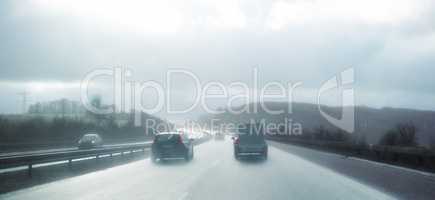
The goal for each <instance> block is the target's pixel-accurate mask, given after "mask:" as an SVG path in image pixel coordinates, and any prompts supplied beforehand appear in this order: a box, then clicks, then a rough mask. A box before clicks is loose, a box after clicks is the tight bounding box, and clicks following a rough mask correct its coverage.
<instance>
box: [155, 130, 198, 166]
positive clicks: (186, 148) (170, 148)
mask: <svg viewBox="0 0 435 200" xmlns="http://www.w3.org/2000/svg"><path fill="white" fill-rule="evenodd" d="M171 158H184V159H185V160H186V161H189V160H192V159H193V139H191V138H189V137H188V135H187V134H185V133H183V132H164V133H159V134H157V135H155V137H154V141H153V144H152V146H151V160H152V161H154V162H155V161H157V160H162V159H171Z"/></svg>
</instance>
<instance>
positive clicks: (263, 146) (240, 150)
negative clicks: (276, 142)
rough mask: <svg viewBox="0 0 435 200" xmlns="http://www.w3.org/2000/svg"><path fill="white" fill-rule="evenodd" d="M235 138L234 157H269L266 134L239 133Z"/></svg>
mask: <svg viewBox="0 0 435 200" xmlns="http://www.w3.org/2000/svg"><path fill="white" fill-rule="evenodd" d="M233 139H234V157H235V158H236V159H239V158H241V157H243V156H257V157H259V156H260V157H262V158H263V159H267V151H268V147H267V143H266V141H265V139H264V134H257V133H245V132H242V133H239V134H237V135H236V136H235V137H233Z"/></svg>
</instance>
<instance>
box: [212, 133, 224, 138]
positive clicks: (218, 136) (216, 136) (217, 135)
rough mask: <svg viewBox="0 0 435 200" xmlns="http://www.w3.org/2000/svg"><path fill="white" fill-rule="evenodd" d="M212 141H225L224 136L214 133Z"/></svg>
mask: <svg viewBox="0 0 435 200" xmlns="http://www.w3.org/2000/svg"><path fill="white" fill-rule="evenodd" d="M214 139H215V140H225V134H223V133H215V135H214Z"/></svg>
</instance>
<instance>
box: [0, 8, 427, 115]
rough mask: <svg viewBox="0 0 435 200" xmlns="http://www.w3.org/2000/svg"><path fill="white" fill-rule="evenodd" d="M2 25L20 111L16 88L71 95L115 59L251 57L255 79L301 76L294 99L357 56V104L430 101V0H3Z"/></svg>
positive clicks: (7, 97) (142, 62)
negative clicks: (89, 73) (86, 77)
mask: <svg viewBox="0 0 435 200" xmlns="http://www.w3.org/2000/svg"><path fill="white" fill-rule="evenodd" d="M0 27H1V32H0V44H1V45H0V66H1V67H0V89H1V91H2V92H1V94H0V98H1V99H2V103H1V104H0V112H3V113H15V112H19V111H20V110H19V109H20V107H19V105H20V102H21V101H20V97H19V96H18V95H17V93H19V92H23V91H27V92H30V101H31V102H36V101H46V100H51V99H58V98H62V97H67V98H71V99H76V100H78V99H80V96H79V86H80V84H79V83H80V81H81V80H82V79H83V77H84V76H85V75H86V73H87V72H89V71H91V70H93V69H96V68H102V67H105V68H110V67H114V66H124V67H128V68H129V69H131V70H132V72H133V73H132V77H133V79H135V80H140V81H146V80H156V81H158V82H164V81H165V79H164V78H165V73H166V71H167V70H168V69H171V68H183V69H187V70H189V71H191V72H193V73H195V74H197V75H198V77H199V78H200V79H201V82H207V81H212V80H220V81H224V82H227V83H228V82H231V81H239V80H241V81H249V80H250V78H251V76H250V72H251V71H252V69H253V67H257V68H258V70H259V79H260V80H261V81H262V82H267V81H280V82H283V83H284V82H289V81H290V82H296V81H302V82H303V86H302V87H301V88H300V93H299V94H298V93H295V94H296V97H295V100H297V101H307V102H312V101H313V99H314V98H313V96H310V95H312V94H311V93H310V91H314V90H316V89H317V88H318V87H319V86H320V85H321V83H322V82H324V81H326V80H328V79H329V78H331V77H332V76H334V75H335V74H337V73H339V72H341V71H343V70H345V69H348V68H349V67H353V68H354V70H355V95H356V97H355V100H356V103H357V104H362V105H368V106H373V107H383V106H392V107H406V108H417V109H430V110H435V103H434V102H435V79H434V77H433V76H434V74H435V3H434V2H433V1H430V0H364V1H356V0H311V1H310V0H308V1H307V0H286V1H275V0H273V1H259V0H242V1H234V0H212V1H200V0H188V1H172V2H169V1H166V0H158V1H157V0H153V1H139V0H138V1H134V0H125V1H112V0H104V1H103V0H101V1H90V0H74V1H66V0H53V1H49V0H22V1H8V0H5V1H0ZM184 83H185V81H180V82H179V84H178V83H177V84H176V87H175V89H174V90H177V91H182V92H181V94H180V95H181V96H180V99H183V100H185V99H184V97H183V96H182V95H186V94H188V93H189V92H184V91H185V90H186V91H187V90H188V87H189V84H187V83H186V84H184ZM180 102H181V100H180Z"/></svg>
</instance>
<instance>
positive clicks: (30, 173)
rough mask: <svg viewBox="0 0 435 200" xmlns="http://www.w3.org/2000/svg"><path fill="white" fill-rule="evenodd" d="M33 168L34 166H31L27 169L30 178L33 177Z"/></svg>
mask: <svg viewBox="0 0 435 200" xmlns="http://www.w3.org/2000/svg"><path fill="white" fill-rule="evenodd" d="M32 168H33V166H32V164H29V166H28V169H27V175H28V176H29V177H32Z"/></svg>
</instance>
